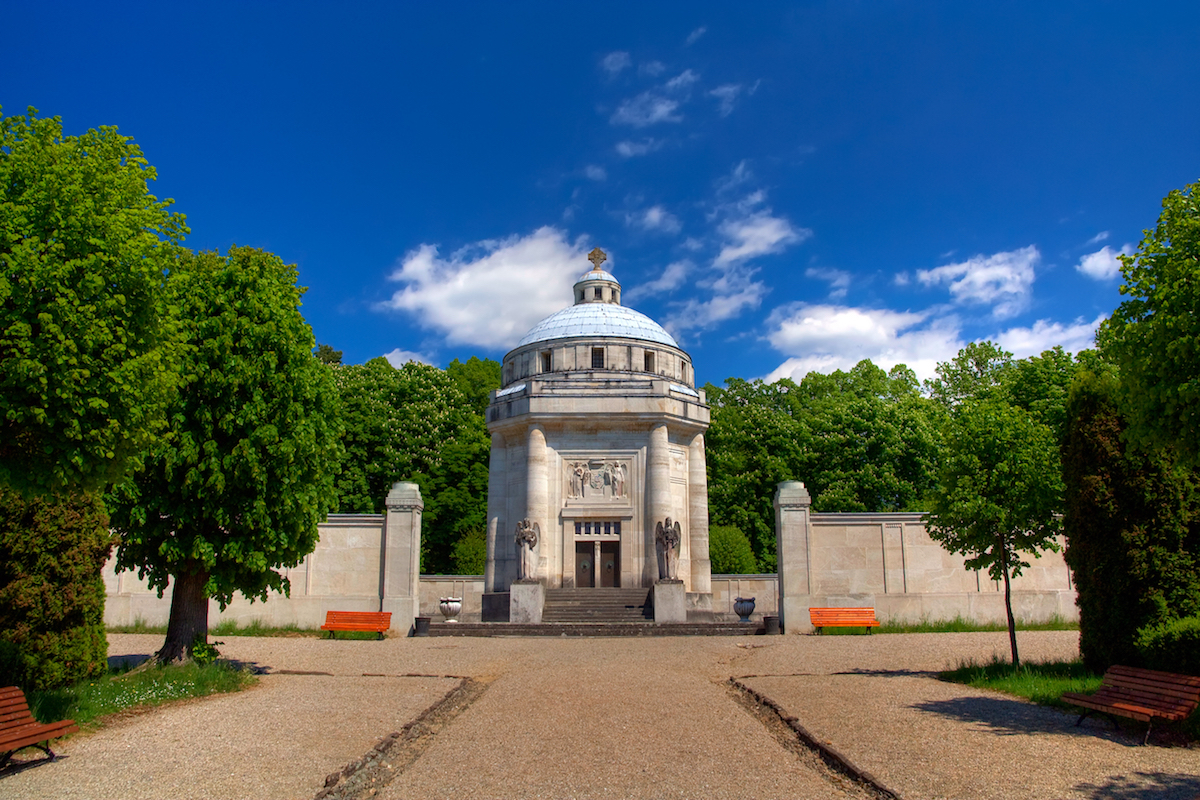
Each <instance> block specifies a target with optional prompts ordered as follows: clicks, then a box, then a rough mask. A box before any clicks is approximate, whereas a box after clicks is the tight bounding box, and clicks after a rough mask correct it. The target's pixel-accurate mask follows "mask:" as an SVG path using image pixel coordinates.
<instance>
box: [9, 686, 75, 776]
mask: <svg viewBox="0 0 1200 800" xmlns="http://www.w3.org/2000/svg"><path fill="white" fill-rule="evenodd" d="M77 730H79V726H78V725H76V724H75V721H74V720H70V719H64V720H62V721H61V722H47V723H44V724H43V723H41V722H38V721H37V720H36V719H34V718H33V714H31V713H29V704H28V703H26V702H25V693H24V692H22V691H21V690H20V689H19V688H18V687H16V686H7V687H5V688H3V689H0V767H3V766H4V765H5V764H7V763H8V759H9V758H11V757H12V754H13V753H15V752H17V751H18V750H23V749H25V748H26V747H36V748H38V749H39V750H43V751H45V753H46V755H48V756H49V757H50V760H51V761H53V760H54V759H55V758H57V756H55V755H54V751H53V750H51V749H50V740H51V739H57V738H58V737H60V736H66V735H67V734H68V733H74V732H75V731H77Z"/></svg>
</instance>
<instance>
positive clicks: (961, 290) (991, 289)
mask: <svg viewBox="0 0 1200 800" xmlns="http://www.w3.org/2000/svg"><path fill="white" fill-rule="evenodd" d="M1041 257H1042V255H1041V253H1039V252H1038V249H1037V247H1036V246H1034V245H1030V246H1028V247H1022V248H1021V249H1020V250H1010V251H1007V252H1002V253H995V254H993V255H990V256H983V255H978V256H974V257H973V258H970V259H968V260H966V261H962V262H959V263H957V264H947V265H945V266H943V267H935V268H934V269H919V270H917V280H918V281H920V282H921V283H922V284H924V285H926V286H941V285H947V286H949V287H950V296H951V297H952V298H953V299H954V301H955V302H956V303H960V304H964V305H991V306H992V316H993V317H995V318H996V319H1006V318H1008V317H1013V316H1016V315H1017V314H1019V313H1021V312H1022V311H1024V310H1025V308H1026V307H1027V306H1028V305H1029V295H1030V291H1031V289H1032V287H1033V279H1034V265H1036V264H1037V263H1038V262H1039V261H1040V260H1041Z"/></svg>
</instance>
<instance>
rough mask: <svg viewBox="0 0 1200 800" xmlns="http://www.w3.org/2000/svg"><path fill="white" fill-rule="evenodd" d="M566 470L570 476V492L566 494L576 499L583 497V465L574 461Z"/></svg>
mask: <svg viewBox="0 0 1200 800" xmlns="http://www.w3.org/2000/svg"><path fill="white" fill-rule="evenodd" d="M567 472H568V473H569V474H570V476H571V492H570V494H569V495H568V497H570V498H571V499H572V500H577V499H579V498H580V497H583V465H582V464H580V463H578V462H576V463H574V464H570V465H568V466H567Z"/></svg>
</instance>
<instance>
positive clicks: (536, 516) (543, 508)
mask: <svg viewBox="0 0 1200 800" xmlns="http://www.w3.org/2000/svg"><path fill="white" fill-rule="evenodd" d="M525 456H526V465H527V466H526V480H525V516H526V518H528V519H529V521H530V522H535V523H537V526H538V545H537V553H538V560H537V567H536V570H537V573H536V575H533V576H531V577H535V578H538V579H541V580H544V579H545V578H546V554H547V552H548V550H549V547H550V541H549V540H550V536H549V534H550V531H549V522H550V521H549V516H550V508H549V506H550V486H549V479H548V476H547V470H548V464H547V461H548V454H547V452H546V434H545V433H544V432H543V431H542V427H541V426H540V425H534V426H532V427H531V428H530V429H529V446H528V448H526V453H525ZM511 527H512V528H513V530H511V531H504V532H503V535H505V536H510V537H511V536H515V535H516V521H515V520H514V521H513V524H512V526H511ZM517 558H521V554H520V553H517Z"/></svg>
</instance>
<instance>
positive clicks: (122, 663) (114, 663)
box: [108, 653, 152, 672]
mask: <svg viewBox="0 0 1200 800" xmlns="http://www.w3.org/2000/svg"><path fill="white" fill-rule="evenodd" d="M151 655H152V654H151V653H126V654H125V655H121V656H109V657H108V670H109V672H112V671H114V670H129V669H133V668H134V667H140V666H141V665H142V664H145V663H146V662H147V661H149V660H150V658H151Z"/></svg>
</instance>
